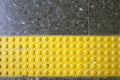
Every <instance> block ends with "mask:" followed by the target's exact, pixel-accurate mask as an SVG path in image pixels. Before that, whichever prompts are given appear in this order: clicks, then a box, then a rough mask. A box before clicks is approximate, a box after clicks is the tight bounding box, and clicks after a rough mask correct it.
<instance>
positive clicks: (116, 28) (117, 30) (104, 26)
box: [89, 20, 120, 35]
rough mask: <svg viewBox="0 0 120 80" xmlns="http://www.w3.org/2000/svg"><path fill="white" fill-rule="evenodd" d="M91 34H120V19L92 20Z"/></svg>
mask: <svg viewBox="0 0 120 80" xmlns="http://www.w3.org/2000/svg"><path fill="white" fill-rule="evenodd" d="M89 27H90V28H89V29H90V30H89V32H90V35H120V21H110V20H107V21H106V20H99V21H90V25H89Z"/></svg>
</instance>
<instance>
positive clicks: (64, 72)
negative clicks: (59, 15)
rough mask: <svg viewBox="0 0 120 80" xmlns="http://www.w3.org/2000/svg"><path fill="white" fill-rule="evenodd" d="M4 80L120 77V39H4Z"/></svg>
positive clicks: (0, 52)
mask: <svg viewBox="0 0 120 80" xmlns="http://www.w3.org/2000/svg"><path fill="white" fill-rule="evenodd" d="M0 76H120V36H11V37H10V36H9V37H8V36H6V37H5V36H2V37H0Z"/></svg>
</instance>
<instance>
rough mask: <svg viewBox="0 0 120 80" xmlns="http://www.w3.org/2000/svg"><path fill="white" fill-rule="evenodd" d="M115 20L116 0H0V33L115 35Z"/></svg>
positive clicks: (119, 10)
mask: <svg viewBox="0 0 120 80" xmlns="http://www.w3.org/2000/svg"><path fill="white" fill-rule="evenodd" d="M119 21H120V0H29V1H28V0H0V35H97V34H98V35H110V34H118V35H119V34H120V31H119V27H120V26H119V25H120V23H119ZM110 22H111V23H110ZM114 23H117V24H114ZM103 25H104V26H103ZM98 26H99V27H98ZM109 26H110V27H109ZM113 27H115V28H113ZM102 31H103V32H102Z"/></svg>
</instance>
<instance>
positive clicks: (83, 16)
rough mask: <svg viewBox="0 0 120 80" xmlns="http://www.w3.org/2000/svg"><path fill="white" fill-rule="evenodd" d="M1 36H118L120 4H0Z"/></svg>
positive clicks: (50, 0) (73, 0) (103, 0)
mask: <svg viewBox="0 0 120 80" xmlns="http://www.w3.org/2000/svg"><path fill="white" fill-rule="evenodd" d="M0 35H120V0H29V1H28V0H0ZM1 79H2V78H1ZM3 79H4V78H3ZM6 79H8V78H5V79H4V80H6ZM13 79H15V80H26V79H27V78H25V77H24V78H17V79H16V78H10V80H13ZM33 79H36V80H39V78H33ZM42 79H48V78H42ZM49 79H51V78H49ZM52 79H53V78H52ZM54 79H55V80H60V78H54ZM64 79H65V80H66V78H64ZM69 79H70V80H72V79H81V78H69ZM89 79H90V78H86V79H85V80H89ZM114 79H115V80H119V79H116V78H114ZM93 80H98V79H93ZM101 80H103V79H101ZM105 80H108V78H105ZM109 80H110V79H109ZM111 80H113V78H111Z"/></svg>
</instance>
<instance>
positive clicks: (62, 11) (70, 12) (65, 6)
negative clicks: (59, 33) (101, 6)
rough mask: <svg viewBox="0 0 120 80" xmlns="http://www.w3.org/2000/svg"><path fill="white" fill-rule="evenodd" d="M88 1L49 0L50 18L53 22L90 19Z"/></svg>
mask: <svg viewBox="0 0 120 80" xmlns="http://www.w3.org/2000/svg"><path fill="white" fill-rule="evenodd" d="M87 1H88V0H49V3H48V4H47V6H48V8H47V11H48V15H47V16H48V18H49V19H50V20H51V19H52V20H53V19H54V20H57V19H61V20H86V19H88V14H87V13H88V2H87Z"/></svg>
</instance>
